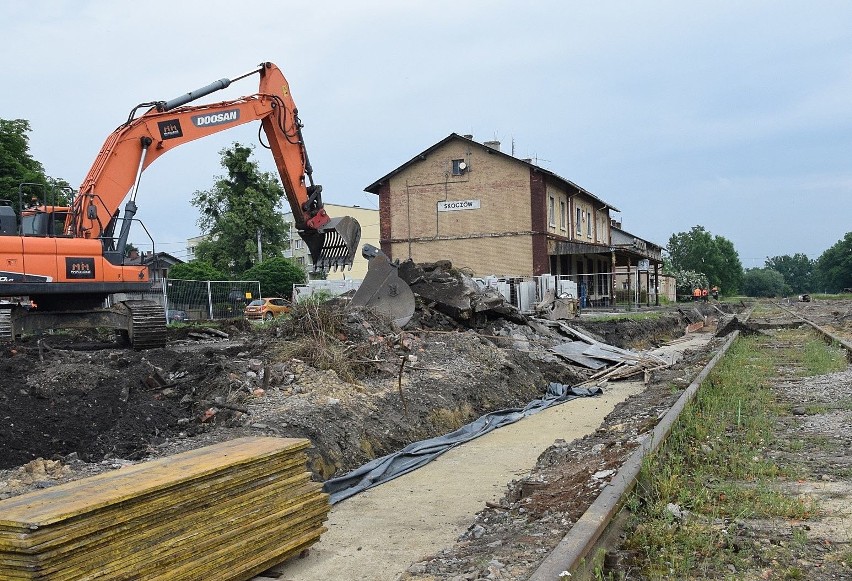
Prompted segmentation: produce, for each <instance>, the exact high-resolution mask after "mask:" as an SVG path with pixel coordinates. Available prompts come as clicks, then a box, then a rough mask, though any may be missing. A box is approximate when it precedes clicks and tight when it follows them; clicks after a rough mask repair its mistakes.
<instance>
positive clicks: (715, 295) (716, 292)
mask: <svg viewBox="0 0 852 581" xmlns="http://www.w3.org/2000/svg"><path fill="white" fill-rule="evenodd" d="M710 292H711V293H712V294H713V300H716V301H718V300H719V287H717V286H714V287H713V288H712V289H710Z"/></svg>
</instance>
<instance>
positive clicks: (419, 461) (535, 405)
mask: <svg viewBox="0 0 852 581" xmlns="http://www.w3.org/2000/svg"><path fill="white" fill-rule="evenodd" d="M601 393H603V390H602V389H601V388H599V387H592V388H585V387H568V386H566V385H564V384H561V383H551V384H550V385H549V386H548V388H547V392H546V393H545V395H544V397H543V398H541V399H536V400H533V401H531V402H530V403H529V404H527V406H526V407H524V408H510V409H505V410H500V411H496V412H491V413H490V414H485V415H484V416H480V417H479V418H478V419H476V420H474V421H472V422H470V423H469V424H465V425H464V426H462V427H460V428H459V429H458V430H456V431H454V432H450V433H449V434H444V435H443V436H436V437H434V438H429V439H428V440H420V441H419V442H414V443H412V444H409V445H408V446H406V447H405V448H403V449H402V450H400V451H399V452H394V453H393V454H388V455H387V456H383V457H381V458H376V459H375V460H372V461H370V462H367V463H366V464H364V465H363V466H361V467H360V468H356V469H355V470H353V471H352V472H349V473H348V474H344V475H343V476H339V477H337V478H332V479H330V480H326V481H325V484H324V485H323V490H325V492H327V493H328V494H330V495H331V499H330V500H331V503H332V504H336V503H338V502H340V501H341V500H344V499H346V498H349V497H350V496H354V495H356V494H358V493H359V492H362V491H364V490H367V489H368V488H372V487H373V486H376V485H377V484H381V483H382V482H387V481H388V480H393V479H394V478H396V477H397V476H402V475H403V474H405V473H407V472H411V471H412V470H414V469H416V468H420V467H421V466H423V465H425V464H427V463H429V462H431V461H432V460H434V459H435V458H437V457H438V456H440V455H441V454H443V453H444V452H446V451H447V450H450V449H452V448H455V447H456V446H458V445H460V444H464V443H465V442H469V441H471V440H473V439H475V438H478V437H479V436H482V435H485V434H487V433H488V432H490V431H492V430H496V429H497V428H501V427H503V426H507V425H509V424H513V423H515V422H517V421H518V420H520V419H523V418H525V417H527V416H530V415H532V414H534V413H537V412H540V411H541V410H544V409H547V408H549V407H552V406H555V405H559V404H561V403H565V402H566V401H571V400H572V399H577V398H578V397H589V396H594V395H600V394H601Z"/></svg>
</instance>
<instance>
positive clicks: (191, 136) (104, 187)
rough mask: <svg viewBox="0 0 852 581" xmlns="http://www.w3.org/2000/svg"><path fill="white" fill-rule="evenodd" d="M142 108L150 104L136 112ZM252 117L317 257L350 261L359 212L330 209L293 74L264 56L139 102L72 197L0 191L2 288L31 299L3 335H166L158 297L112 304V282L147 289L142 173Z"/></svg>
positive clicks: (7, 319)
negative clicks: (141, 258) (223, 93)
mask: <svg viewBox="0 0 852 581" xmlns="http://www.w3.org/2000/svg"><path fill="white" fill-rule="evenodd" d="M253 75H258V76H259V77H260V88H259V90H258V92H257V93H255V94H253V95H250V96H246V97H240V98H238V99H233V100H230V101H223V102H219V103H214V104H209V105H188V103H190V102H192V101H195V100H196V99H199V98H201V97H204V96H206V95H209V94H211V93H213V92H215V91H218V90H221V89H224V88H226V87H228V86H229V85H230V84H231V83H232V82H234V81H237V80H240V79H243V78H246V77H249V76H253ZM142 108H147V110H146V112H145V113H144V114H142V115H140V116H138V117H136V114H137V112H138V111H139V110H140V109H142ZM250 121H260V122H261V126H262V129H263V131H264V133H265V135H266V139H267V141H268V145H267V147H268V148H269V149H270V150H271V151H272V156H273V158H274V160H275V164H276V166H277V168H278V172H279V175H280V177H281V181H282V184H283V186H284V190H285V192H286V194H287V199H288V201H289V202H290V207H291V208H292V211H293V216H294V222H295V226H296V228H297V229H298V232H299V235H300V236H301V237H302V239H304V241H305V243H306V245H307V247H308V249H309V251H310V254H311V259H312V261H313V264H314V268H315V269H318V270H323V271H328V270H330V269H337V268H344V267H346V266H351V265H352V261H353V258H354V256H355V252H356V250H357V248H358V243H359V241H360V237H361V227H360V225H359V224H358V222H357V221H356V220H355V219H354V218H352V217H349V216H343V217H339V218H331V217H330V216H329V215H328V214H327V213H326V211H325V209H324V207H323V201H322V195H321V194H322V187H321V186H319V185H317V184H314V182H313V177H312V173H313V170H312V168H311V164H310V161H309V160H308V154H307V150H306V149H305V143H304V140H303V138H302V123H301V122H300V120H299V115H298V111H297V109H296V106H295V103H294V102H293V98H292V95H291V94H290V88H289V85H288V83H287V80H286V79H285V78H284V76H283V74H282V73H281V71H280V70H279V69H278V67H276V66H275V65H273V64H272V63H268V62H267V63H262V64H261V65H259V66H258V67H257V68H256V69H253V70H251V71H249V72H247V73H245V74H243V75H240V76H238V77H236V78H235V79H220V80H218V81H216V82H214V83H211V84H209V85H207V86H205V87H202V88H200V89H197V90H195V91H192V92H189V93H187V94H185V95H182V96H180V97H177V98H175V99H172V100H170V101H154V102H150V103H142V104H140V105H137V106H136V107H135V108H134V109H133V110H132V111H131V112H130V115H129V117H128V120H127V122H126V123H124V124H123V125H121V126H120V127H119V128H118V129H116V130H115V131H114V132H113V133H112V134H111V135H110V136H109V137H108V138H107V140H106V142H105V143H104V145H103V147H102V148H101V151H100V153H99V154H98V156H97V159H96V160H95V162H94V164H93V165H92V168H91V169H90V170H89V173H88V175H87V176H86V178H85V180H83V183H82V185H81V186H80V189H79V192H76V193H74V192H71V194H70V196H69V197H70V198H71V202H70V204H68V205H65V206H60V205H55V204H54V203H52V202H51V201H50V200H41V201H40V202H38V203H36V204H34V205H33V206H32V207H29V208H26V207H24V205H23V204H24V200H23V196H22V195H21V194H20V193H19V204H18V211H17V212H16V210H15V207H14V205H13V204H12V203H11V202H8V201H6V202H5V203H4V202H3V201H0V296H5V297H14V296H18V297H22V296H26V297H29V298H30V299H31V301H32V303H34V305H35V307H34V308H33V307H32V305H31V304H30V303H28V304H27V308H24V307H23V306H20V305H15V304H6V305H3V306H5V307H7V308H0V337H2V336H4V335H5V336H6V337H14V336H16V335H17V334H20V333H23V332H26V331H39V330H44V329H52V328H94V327H105V328H113V329H116V330H118V331H119V332H120V334H121V335H123V336H124V337H125V338H126V339H128V340H129V342H130V344H131V345H132V346H133V347H134V348H137V349H142V348H150V347H158V346H162V345H164V344H165V337H166V333H165V321H166V318H165V313H164V311H163V308H162V306H160V305H159V304H157V303H155V302H153V301H144V300H126V301H121V302H118V303H116V304H113V305H112V306H110V307H108V308H107V307H105V301H106V300H107V298H108V297H109V296H110V295H113V294H115V293H132V292H141V291H149V290H151V281H150V280H149V278H148V269H147V267H145V266H141V265H139V264H129V263H128V261H127V259H126V258H125V250H126V247H127V242H128V236H129V234H130V228H131V225H132V222H133V221H134V217H135V215H136V212H137V206H136V197H137V193H138V191H139V184H140V180H141V177H142V172H143V171H144V170H145V168H147V167H148V166H149V165H151V164H152V163H153V162H154V161H155V160H156V159H158V158H159V157H160V156H161V155H163V154H165V153H166V152H168V151H169V150H171V149H173V148H175V147H177V146H178V145H182V144H184V143H187V142H189V141H193V140H195V139H200V138H202V137H207V136H208V135H212V134H214V133H218V132H219V131H224V130H227V129H230V128H232V127H236V126H238V125H242V124H244V123H248V122H250ZM128 195H129V197H128ZM125 198H127V202H126V203H125V205H124V213H123V216H121V217H120V216H119V214H120V205H121V203H122V202H123V201H124V200H125ZM116 232H117V234H116Z"/></svg>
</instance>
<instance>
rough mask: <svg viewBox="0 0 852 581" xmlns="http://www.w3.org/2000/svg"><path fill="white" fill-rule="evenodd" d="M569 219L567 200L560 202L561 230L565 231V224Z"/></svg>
mask: <svg viewBox="0 0 852 581" xmlns="http://www.w3.org/2000/svg"><path fill="white" fill-rule="evenodd" d="M567 219H568V215H567V212H566V211H565V200H559V228H560V229H561V230H563V231H564V230H565V222H566V220H567Z"/></svg>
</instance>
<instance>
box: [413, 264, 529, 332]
mask: <svg viewBox="0 0 852 581" xmlns="http://www.w3.org/2000/svg"><path fill="white" fill-rule="evenodd" d="M398 274H399V278H401V279H402V280H403V281H404V282H405V283H407V284H408V286H409V287H410V288H411V290H412V291H413V292H414V294H415V295H417V296H419V297H420V298H421V299H422V300H423V301H425V302H426V303H429V304H430V305H431V306H432V307H433V308H435V309H436V310H438V311H440V312H442V313H444V314H445V315H448V316H450V317H452V318H453V319H455V320H457V321H460V322H463V323H465V324H467V325H470V326H476V325H477V324H481V323H483V322H484V321H485V320H486V319H487V318H488V315H489V313H492V314H493V316H499V317H504V318H506V319H508V320H511V321H514V322H517V323H526V317H524V315H522V314H521V313H520V311H518V310H517V309H516V308H514V307H513V306H512V305H510V304H508V303H506V300H505V299H504V298H503V295H502V294H500V292H499V291H498V290H497V289H496V288H493V287H484V288H483V287H481V286H480V285H479V284H478V283H477V282H476V281H475V280H473V278H472V277H470V276H468V275H467V274H465V273H463V272H462V271H460V270H457V269H454V268H453V265H452V263H451V262H450V261H449V260H442V261H439V262H433V263H420V264H415V263H414V262H413V261H411V260H406V261H404V262H402V263H400V265H399V273H398Z"/></svg>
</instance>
